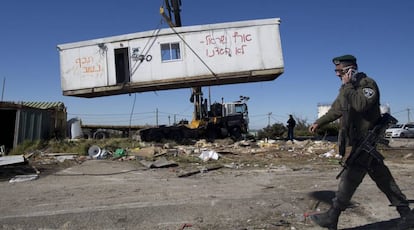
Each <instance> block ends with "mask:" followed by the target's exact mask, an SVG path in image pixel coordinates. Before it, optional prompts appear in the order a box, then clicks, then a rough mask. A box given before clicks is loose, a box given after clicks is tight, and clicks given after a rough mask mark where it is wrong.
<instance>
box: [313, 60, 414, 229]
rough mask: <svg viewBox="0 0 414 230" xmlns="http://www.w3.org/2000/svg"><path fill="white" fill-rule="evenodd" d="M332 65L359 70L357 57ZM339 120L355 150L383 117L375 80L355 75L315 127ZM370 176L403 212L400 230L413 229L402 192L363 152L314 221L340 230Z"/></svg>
mask: <svg viewBox="0 0 414 230" xmlns="http://www.w3.org/2000/svg"><path fill="white" fill-rule="evenodd" d="M333 62H334V64H335V65H336V66H337V67H344V68H345V67H348V66H350V67H353V68H355V69H356V68H357V64H356V58H355V57H353V56H352V55H344V56H341V57H337V58H334V59H333ZM344 68H342V69H335V71H338V74H337V75H338V76H340V77H341V80H342V78H343V77H344V76H343V74H344V72H339V71H343V69H344ZM355 72H356V71H355ZM343 83H344V81H343ZM339 118H340V119H341V132H340V137H339V138H340V140H345V142H347V143H346V144H347V145H348V146H352V149H356V148H357V147H358V144H359V142H360V141H361V140H362V139H363V138H364V137H365V136H366V135H367V133H368V131H369V130H370V129H372V128H373V127H374V126H375V125H376V123H377V122H378V121H379V119H380V118H381V113H380V92H379V89H378V86H377V84H376V82H375V81H374V80H373V79H371V78H369V77H368V76H367V75H366V74H364V73H362V72H359V73H356V74H353V75H352V80H351V81H349V82H347V83H345V84H343V85H342V86H341V88H340V90H339V94H338V96H337V98H336V99H335V101H334V103H333V104H332V106H331V108H330V109H329V110H328V112H327V113H326V114H325V115H324V116H322V117H321V118H319V119H318V120H316V121H315V124H314V125H317V126H316V127H320V126H323V125H325V124H327V123H330V122H332V121H335V120H337V119H339ZM314 125H312V127H314ZM341 146H345V145H344V144H342V145H340V147H341ZM341 150H342V151H341ZM344 152H345V151H344V147H343V148H340V153H344ZM367 173H368V175H369V176H370V177H371V179H372V180H374V181H375V183H376V184H377V186H378V188H379V189H380V190H381V191H382V192H383V193H384V194H385V195H386V196H387V198H388V200H389V201H390V203H391V205H393V206H395V207H396V208H397V211H398V212H399V213H400V215H401V222H400V223H399V226H398V229H407V228H409V227H411V226H413V225H414V215H413V214H412V212H411V210H410V208H409V202H408V201H407V198H406V196H405V195H404V194H403V193H402V192H401V190H400V188H399V187H398V185H397V184H396V182H395V180H394V178H393V176H392V175H391V172H390V170H389V169H388V167H387V166H386V165H385V164H384V162H383V161H382V160H380V161H378V160H377V159H374V158H373V157H372V156H371V155H370V154H369V153H368V152H361V153H360V154H359V157H358V158H356V160H355V161H353V163H352V164H350V165H347V167H346V168H344V170H343V172H342V174H341V177H340V182H339V185H338V191H337V192H336V196H335V198H334V199H333V204H332V207H331V208H330V209H329V210H328V211H327V212H325V213H319V214H315V215H312V216H311V219H312V220H313V221H314V222H315V223H317V224H318V225H319V226H322V227H326V228H329V229H337V224H338V219H339V215H340V214H341V212H342V211H344V210H345V209H346V208H347V206H348V205H349V204H350V201H351V198H352V196H353V195H354V193H355V190H356V189H357V188H358V186H359V185H360V184H361V182H362V180H363V178H364V177H365V175H366V174H367Z"/></svg>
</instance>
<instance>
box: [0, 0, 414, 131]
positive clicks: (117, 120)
mask: <svg viewBox="0 0 414 230" xmlns="http://www.w3.org/2000/svg"><path fill="white" fill-rule="evenodd" d="M163 2H164V1H161V0H151V1H150V0H146V1H143V0H141V1H138V0H135V1H132V0H118V1H113V2H109V1H85V0H83V1H80V0H72V1H55V0H54V1H52V0H43V1H30V0H26V1H23V0H13V1H2V3H1V4H0V5H1V6H0V31H1V32H0V54H1V55H0V79H1V81H0V82H1V85H2V97H3V100H4V101H13V102H18V101H50V102H55V101H62V102H64V103H65V105H66V106H67V110H68V119H70V118H72V117H79V118H81V119H82V120H83V122H84V123H87V124H100V123H101V124H128V123H129V119H130V113H131V111H132V109H133V108H134V110H133V111H134V114H133V116H132V124H136V125H141V124H155V122H156V121H155V111H156V110H157V109H158V111H159V124H168V123H169V120H168V117H169V118H170V122H171V119H172V118H173V117H174V116H176V117H177V119H182V118H185V119H187V120H191V116H192V110H193V105H192V104H191V103H190V101H189V100H188V99H189V97H190V89H179V90H166V91H157V92H146V93H137V94H132V95H118V96H108V97H100V98H93V99H84V98H75V97H68V96H63V95H62V89H61V83H60V68H59V55H58V51H57V49H56V47H57V45H59V44H64V43H71V42H78V41H83V40H90V39H95V38H103V37H109V36H114V35H122V34H127V33H135V32H142V31H150V30H155V29H157V28H159V27H161V28H166V27H168V25H167V24H166V23H165V22H162V17H161V16H160V14H159V7H160V5H161V4H163ZM413 11H414V1H412V0H399V1H398V0H397V1H388V0H387V1H386V0H364V1H357V0H351V1H332V0H314V1H309V0H285V1H274V0H260V1H237V0H225V1H223V0H209V1H199V0H182V12H181V19H182V24H183V26H188V25H202V24H212V23H220V22H233V21H241V20H252V19H265V18H281V25H280V32H281V40H282V49H283V55H284V63H285V73H283V74H282V75H281V76H280V77H279V78H277V79H276V80H274V81H266V82H259V83H245V84H235V85H223V86H213V87H210V91H211V97H212V99H213V101H214V100H216V101H220V100H221V98H222V97H224V99H225V100H226V101H232V100H237V99H238V98H239V96H240V95H244V96H249V97H250V100H249V102H248V104H249V112H250V121H251V123H250V127H251V128H263V127H264V126H266V125H267V124H268V122H269V121H270V123H271V124H273V123H276V122H281V123H286V121H287V119H288V115H289V114H293V115H294V116H295V117H297V118H300V119H303V120H306V121H307V122H308V123H311V122H313V121H314V120H315V119H316V118H317V105H318V103H323V104H326V103H331V102H332V101H333V100H334V99H335V97H336V95H337V93H338V88H339V86H340V81H339V79H338V78H337V77H336V76H335V73H334V71H333V69H334V66H333V65H332V62H331V60H332V58H333V57H335V56H339V55H342V54H353V55H355V56H356V57H357V59H358V64H359V68H360V71H362V72H365V73H366V74H367V75H368V76H370V77H372V78H374V79H376V80H377V83H378V84H379V87H380V89H381V103H382V104H383V105H386V104H388V105H389V106H390V108H391V113H392V114H393V115H394V116H395V117H397V119H399V120H400V122H406V121H407V120H408V119H409V114H410V113H411V114H410V115H411V116H410V120H411V121H412V120H413V119H414V118H413V115H412V112H413V108H414V101H413V90H412V88H413V87H414V76H413V74H412V73H411V70H412V69H413V65H414V42H413V41H414V26H413V23H414V14H413ZM3 82H5V84H3ZM3 86H4V87H3ZM3 88H4V90H3ZM204 90H205V91H206V90H207V88H205V89H204ZM205 93H206V92H205ZM270 113H271V115H269V114H270Z"/></svg>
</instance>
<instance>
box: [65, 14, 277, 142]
mask: <svg viewBox="0 0 414 230" xmlns="http://www.w3.org/2000/svg"><path fill="white" fill-rule="evenodd" d="M279 24H280V20H279V18H270V19H259V20H249V21H238V22H228V23H219V24H208V25H198V26H187V27H171V28H165V29H157V30H153V31H147V32H139V33H132V34H126V35H120V36H113V37H107V38H100V39H93V40H88V41H81V42H75V43H68V44H61V45H58V50H59V56H60V68H61V87H62V91H63V95H65V96H76V97H84V98H92V97H101V96H109V95H117V94H128V93H135V92H148V91H159V90H169V89H179V88H192V89H193V95H192V99H191V100H192V101H193V102H194V114H193V120H192V121H191V123H190V124H188V125H186V126H185V127H186V128H185V127H179V128H178V127H174V128H172V127H170V128H166V127H162V128H158V129H152V130H146V131H143V132H142V135H141V138H143V139H147V140H155V139H159V138H168V139H171V138H172V139H176V138H173V137H178V138H182V137H186V136H188V135H196V136H197V135H201V137H204V136H205V135H207V136H209V137H213V138H214V137H224V136H227V135H231V136H240V133H245V132H247V126H248V119H247V106H246V103H245V99H246V98H243V100H241V101H237V102H234V103H230V104H225V103H224V102H223V103H219V104H220V105H217V104H218V103H215V104H211V102H210V109H208V108H207V107H206V105H205V104H203V99H202V96H203V95H202V92H201V87H204V86H214V85H225V84H236V83H249V82H260V81H271V80H274V79H276V78H277V77H278V76H280V75H281V74H282V73H283V71H284V63H283V56H282V48H281V41H280V33H279ZM236 108H237V112H234V113H233V112H230V111H227V110H235V109H236ZM203 109H204V110H203ZM177 130H178V131H177ZM155 137H156V138H155Z"/></svg>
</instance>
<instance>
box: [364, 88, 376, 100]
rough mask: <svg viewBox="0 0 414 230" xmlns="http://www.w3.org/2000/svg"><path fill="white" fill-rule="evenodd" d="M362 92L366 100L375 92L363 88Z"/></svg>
mask: <svg viewBox="0 0 414 230" xmlns="http://www.w3.org/2000/svg"><path fill="white" fill-rule="evenodd" d="M362 91H363V92H364V95H365V97H366V98H371V97H373V96H374V95H375V91H374V90H373V89H371V88H363V89H362Z"/></svg>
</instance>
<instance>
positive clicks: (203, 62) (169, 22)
mask: <svg viewBox="0 0 414 230" xmlns="http://www.w3.org/2000/svg"><path fill="white" fill-rule="evenodd" d="M160 14H161V15H162V16H163V19H164V20H165V22H167V24H168V25H169V26H170V28H171V29H172V31H173V32H174V33H175V35H177V36H178V38H180V39H181V41H183V43H184V44H185V45H186V46H187V47H188V48H189V49H190V50H191V52H192V53H193V54H194V55H195V56H196V57H197V58H198V59H199V60H200V61H201V63H202V64H203V65H204V66H205V67H206V68H207V69H208V71H210V73H211V74H212V75H213V76H214V77H216V79H217V74H216V73H215V72H214V71H213V70H212V69H211V68H210V67H209V66H208V65H207V63H206V62H205V61H204V60H203V59H202V58H201V57H200V55H198V54H197V53H196V52H195V50H194V49H193V48H192V47H191V46H190V45H189V44H188V43H187V42H186V41H185V40H184V38H183V37H182V36H181V35H180V34H179V33H178V32H177V30H176V29H175V28H174V26H173V25H172V23H171V21H170V20H168V17H167V15H165V12H164V8H163V7H161V8H160Z"/></svg>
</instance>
